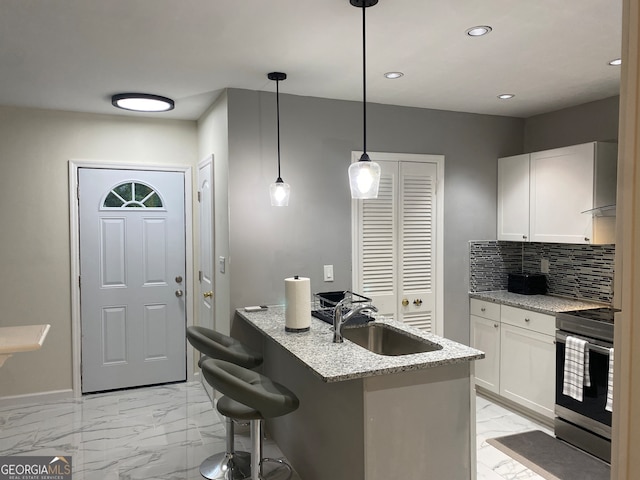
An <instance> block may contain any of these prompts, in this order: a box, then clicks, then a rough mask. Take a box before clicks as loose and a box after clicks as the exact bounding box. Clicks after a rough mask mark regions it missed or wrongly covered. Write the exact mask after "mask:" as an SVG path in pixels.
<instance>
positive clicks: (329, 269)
mask: <svg viewBox="0 0 640 480" xmlns="http://www.w3.org/2000/svg"><path fill="white" fill-rule="evenodd" d="M324 281H325V282H333V265H325V266H324Z"/></svg>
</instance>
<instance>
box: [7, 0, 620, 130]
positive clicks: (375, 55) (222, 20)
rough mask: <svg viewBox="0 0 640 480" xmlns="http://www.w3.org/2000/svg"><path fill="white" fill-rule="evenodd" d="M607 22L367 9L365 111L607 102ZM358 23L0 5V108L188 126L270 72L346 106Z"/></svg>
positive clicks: (285, 11) (356, 15)
mask: <svg viewBox="0 0 640 480" xmlns="http://www.w3.org/2000/svg"><path fill="white" fill-rule="evenodd" d="M621 15H622V0H431V1H427V0H379V3H378V5H376V6H375V7H371V8H369V9H367V63H368V65H367V67H368V68H367V69H368V74H367V79H368V83H367V94H368V95H367V96H368V101H370V102H376V103H385V104H393V105H404V106H413V107H423V108H435V109H443V110H454V111H463V112H474V113H486V114H495V115H507V116H515V117H529V116H532V115H535V114H539V113H543V112H548V111H553V110H557V109H560V108H564V107H568V106H572V105H578V104H581V103H585V102H588V101H592V100H598V99H601V98H606V97H610V96H613V95H616V94H617V93H618V90H619V77H620V68H619V67H617V68H616V67H610V66H608V65H607V62H608V61H609V60H611V59H613V58H616V57H619V56H620V54H621V49H620V38H621ZM361 24H362V13H361V10H360V9H357V8H355V7H352V6H351V5H350V4H349V0H316V1H311V0H244V1H240V0H0V105H8V106H21V107H36V108H46V109H58V110H71V111H79V112H95V113H111V114H123V115H125V114H128V115H151V114H136V113H127V112H124V111H122V110H117V109H115V108H114V107H112V106H111V103H110V97H111V95H112V94H115V93H119V92H129V91H135V92H146V93H154V94H160V95H165V96H168V97H171V98H173V99H174V100H175V102H176V108H175V110H174V111H172V112H168V113H164V114H153V115H152V116H161V117H163V118H176V119H197V118H199V117H200V115H201V114H202V113H203V112H204V111H205V110H206V109H207V107H208V106H209V105H211V102H212V100H213V99H214V98H215V97H216V96H217V95H218V94H219V92H220V91H221V90H222V89H224V88H227V87H232V88H245V89H251V90H267V91H272V92H273V91H275V82H273V81H270V80H268V79H267V77H266V74H267V73H268V72H271V71H283V72H286V73H287V74H288V77H289V78H288V79H287V80H286V81H284V82H282V83H281V84H280V92H281V93H288V94H295V95H306V96H314V97H324V98H335V99H344V100H356V101H360V100H361V99H362V43H361V42H362V31H361ZM474 25H490V26H492V27H493V32H492V33H490V34H489V35H487V36H485V37H481V38H471V37H468V36H467V35H466V34H465V30H466V29H467V28H469V27H472V26H474ZM391 70H400V71H402V72H404V73H405V76H404V77H402V78H400V79H397V80H387V79H385V78H384V77H383V73H384V72H387V71H391ZM505 92H507V93H514V94H515V95H516V97H515V98H513V99H512V100H509V101H504V100H503V101H500V100H498V99H497V98H496V95H498V94H500V93H505Z"/></svg>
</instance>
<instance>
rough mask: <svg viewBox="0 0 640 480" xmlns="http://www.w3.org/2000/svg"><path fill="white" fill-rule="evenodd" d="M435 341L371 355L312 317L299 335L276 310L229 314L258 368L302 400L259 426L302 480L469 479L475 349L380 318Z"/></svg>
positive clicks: (280, 310)
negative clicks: (337, 339)
mask: <svg viewBox="0 0 640 480" xmlns="http://www.w3.org/2000/svg"><path fill="white" fill-rule="evenodd" d="M376 322H377V323H386V324H388V325H389V326H391V327H392V328H394V329H398V330H403V331H405V332H407V333H409V334H410V335H413V336H416V337H420V338H422V339H424V340H427V341H429V342H432V343H435V344H437V345H439V346H441V347H442V348H441V349H439V350H436V351H432V352H426V353H416V354H410V355H401V356H385V355H378V354H375V353H372V352H370V351H369V350H367V349H365V348H362V347H360V346H358V345H356V344H354V343H351V342H350V341H348V340H345V341H344V343H333V342H332V338H333V332H332V327H331V325H328V324H326V323H324V322H322V321H320V320H317V319H315V318H312V320H311V329H310V331H309V332H305V333H288V332H285V329H284V324H285V320H284V307H269V309H268V310H263V311H259V312H245V311H243V310H238V311H237V312H236V316H235V320H234V325H233V334H234V336H236V337H238V338H240V339H241V340H242V341H245V342H247V343H249V344H251V346H253V347H254V348H259V349H261V350H262V351H263V353H264V359H265V361H264V365H263V371H264V373H265V374H266V375H268V376H269V377H271V378H273V379H274V380H276V381H278V382H281V383H283V384H284V385H286V386H287V387H289V388H290V389H291V390H292V391H293V392H294V393H295V394H296V395H297V396H298V397H299V399H300V408H299V409H298V410H297V411H295V412H293V413H292V414H290V415H286V416H284V417H280V418H276V419H273V420H271V421H269V422H267V429H268V431H269V433H270V435H271V436H272V437H273V438H274V440H275V441H276V443H277V444H278V446H279V447H280V449H281V450H282V452H283V453H284V454H285V455H286V457H287V458H288V460H289V461H290V462H291V464H292V466H293V467H294V468H295V470H296V471H297V472H298V473H299V474H300V476H301V478H303V479H304V480H327V479H331V480H354V479H358V480H359V479H364V480H388V479H389V478H409V479H422V478H451V479H456V480H458V479H459V480H465V479H472V478H475V396H474V395H473V387H472V381H471V375H472V373H473V362H472V361H473V360H476V359H480V358H483V356H484V354H483V353H482V352H480V351H478V350H475V349H473V348H470V347H467V346H465V345H461V344H459V343H456V342H453V341H451V340H448V339H445V338H442V337H439V336H437V335H432V334H428V333H425V332H422V331H421V330H418V329H416V328H414V327H411V326H409V325H406V324H403V323H398V322H394V321H391V320H386V319H384V318H378V319H377V320H376Z"/></svg>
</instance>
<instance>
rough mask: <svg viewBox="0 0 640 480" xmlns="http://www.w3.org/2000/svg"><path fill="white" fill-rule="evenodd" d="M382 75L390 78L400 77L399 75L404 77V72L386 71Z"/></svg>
mask: <svg viewBox="0 0 640 480" xmlns="http://www.w3.org/2000/svg"><path fill="white" fill-rule="evenodd" d="M384 76H385V77H386V78H391V79H393V78H400V77H404V73H402V72H387V73H385V74H384Z"/></svg>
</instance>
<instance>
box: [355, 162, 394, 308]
mask: <svg viewBox="0 0 640 480" xmlns="http://www.w3.org/2000/svg"><path fill="white" fill-rule="evenodd" d="M377 163H378V164H379V165H380V169H381V172H380V187H379V188H378V198H373V199H367V200H362V201H360V202H358V210H357V216H358V220H357V233H356V238H357V244H356V245H357V246H356V249H357V251H356V252H354V253H355V255H357V257H358V258H357V262H355V263H357V264H358V265H360V268H359V269H358V272H357V273H356V276H357V281H356V284H355V285H354V289H355V290H356V293H361V294H362V295H365V296H367V297H369V298H371V300H372V301H373V304H374V305H375V306H376V307H377V308H378V312H379V313H380V314H382V315H385V316H388V317H390V318H394V319H396V318H397V316H398V309H397V304H398V302H397V296H398V293H397V291H396V290H397V283H398V239H397V235H396V226H395V223H396V218H397V216H398V214H397V209H398V201H397V197H398V189H397V186H396V185H397V176H398V175H397V173H398V165H397V163H396V162H380V161H379V162H377Z"/></svg>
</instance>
